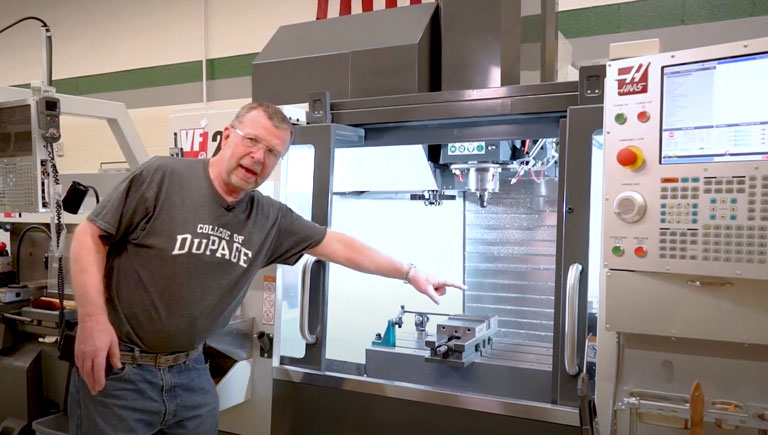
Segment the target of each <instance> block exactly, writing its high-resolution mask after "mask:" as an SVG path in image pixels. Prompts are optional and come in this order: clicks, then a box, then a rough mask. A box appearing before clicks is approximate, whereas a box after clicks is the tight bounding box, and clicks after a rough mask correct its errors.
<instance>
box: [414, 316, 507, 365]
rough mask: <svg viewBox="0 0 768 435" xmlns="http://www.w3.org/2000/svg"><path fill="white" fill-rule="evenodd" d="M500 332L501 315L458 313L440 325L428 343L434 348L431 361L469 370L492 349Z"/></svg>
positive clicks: (431, 350) (430, 357)
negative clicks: (469, 367) (484, 352)
mask: <svg viewBox="0 0 768 435" xmlns="http://www.w3.org/2000/svg"><path fill="white" fill-rule="evenodd" d="M497 329H498V317H497V316H477V315H475V316H471V315H466V314H457V315H453V316H450V317H448V319H446V320H445V321H443V322H441V323H438V324H437V329H436V331H437V332H436V333H435V337H434V338H431V339H427V340H425V341H424V344H425V345H426V346H427V347H428V348H429V349H430V352H429V355H428V356H426V357H424V360H425V361H427V362H439V363H445V364H450V365H453V366H456V367H466V366H468V365H469V364H472V362H473V361H474V360H475V359H477V357H479V356H480V355H481V354H482V352H483V350H485V349H490V347H491V340H492V337H493V334H494V333H495V332H496V330H497Z"/></svg>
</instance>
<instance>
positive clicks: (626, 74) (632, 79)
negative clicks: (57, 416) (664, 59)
mask: <svg viewBox="0 0 768 435" xmlns="http://www.w3.org/2000/svg"><path fill="white" fill-rule="evenodd" d="M650 65H651V63H650V62H646V63H639V64H637V65H634V66H625V67H624V68H619V75H618V76H617V77H616V82H618V91H619V96H621V97H623V96H625V95H635V94H645V93H647V92H648V67H649V66H650Z"/></svg>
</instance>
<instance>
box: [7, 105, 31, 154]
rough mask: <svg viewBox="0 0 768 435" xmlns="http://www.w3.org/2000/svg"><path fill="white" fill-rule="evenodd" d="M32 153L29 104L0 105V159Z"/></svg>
mask: <svg viewBox="0 0 768 435" xmlns="http://www.w3.org/2000/svg"><path fill="white" fill-rule="evenodd" d="M31 154H32V114H31V108H30V106H29V105H26V104H25V105H21V106H10V107H0V159H4V158H8V157H22V156H29V155H31Z"/></svg>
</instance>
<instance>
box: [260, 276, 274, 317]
mask: <svg viewBox="0 0 768 435" xmlns="http://www.w3.org/2000/svg"><path fill="white" fill-rule="evenodd" d="M276 281H277V280H276V279H275V277H274V276H265V277H264V296H263V299H262V302H263V303H262V318H261V319H262V320H261V323H262V325H274V324H275V283H276Z"/></svg>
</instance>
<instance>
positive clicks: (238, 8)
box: [0, 0, 316, 85]
mask: <svg viewBox="0 0 768 435" xmlns="http://www.w3.org/2000/svg"><path fill="white" fill-rule="evenodd" d="M2 3H3V4H2V12H3V13H2V17H3V19H2V20H0V21H2V23H1V24H2V26H5V25H7V24H10V23H11V22H13V21H15V20H16V19H19V18H21V17H25V16H28V15H34V16H37V17H40V18H42V19H43V20H45V21H46V22H47V23H48V24H49V25H50V26H51V29H52V32H53V44H54V61H53V62H54V70H53V73H54V79H56V78H64V77H77V76H83V75H90V74H100V73H105V72H110V71H120V70H126V69H133V68H141V67H148V66H156V65H164V64H171V63H177V62H186V61H192V60H199V59H201V58H202V56H203V20H202V17H203V4H206V5H207V7H206V8H205V11H206V15H207V19H206V24H207V33H208V38H207V40H208V44H207V50H206V52H207V57H209V58H210V57H222V56H231V55H235V54H242V53H251V52H254V51H260V50H261V49H262V48H263V46H264V45H265V44H266V42H267V41H268V40H269V38H270V37H271V36H272V34H273V33H274V32H275V31H276V30H277V28H278V27H279V26H280V25H283V24H288V23H295V22H301V21H308V20H312V19H314V17H315V7H316V4H315V3H314V2H311V1H308V0H280V1H267V0H207V1H204V0H163V1H154V0H131V1H130V2H124V1H117V0H102V1H91V0H68V1H61V0H35V1H29V0H3V2H2ZM41 39H42V36H41V32H40V31H39V24H38V23H37V22H34V21H27V22H24V23H22V24H19V25H17V26H16V27H14V28H13V29H11V30H8V31H7V32H5V33H3V34H2V35H0V58H1V59H3V62H2V63H0V83H2V84H6V85H11V84H18V83H26V82H29V81H30V80H35V79H37V80H39V79H40V78H42V73H41V66H40V63H41V58H42V54H41V53H42V51H41V50H42V42H41Z"/></svg>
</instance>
